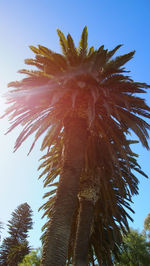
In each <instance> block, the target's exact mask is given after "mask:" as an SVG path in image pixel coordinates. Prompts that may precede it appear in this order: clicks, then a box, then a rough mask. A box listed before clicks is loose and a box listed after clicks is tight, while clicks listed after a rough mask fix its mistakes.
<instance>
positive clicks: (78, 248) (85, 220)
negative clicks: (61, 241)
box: [73, 198, 94, 266]
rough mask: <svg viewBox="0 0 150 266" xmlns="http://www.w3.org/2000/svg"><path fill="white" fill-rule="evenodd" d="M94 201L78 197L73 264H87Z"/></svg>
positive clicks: (79, 265)
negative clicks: (77, 219) (78, 208)
mask: <svg viewBox="0 0 150 266" xmlns="http://www.w3.org/2000/svg"><path fill="white" fill-rule="evenodd" d="M93 212H94V203H93V202H92V201H89V200H87V199H84V198H81V199H80V212H79V221H78V227H77V234H76V244H75V250H74V259H73V261H74V263H73V265H74V266H87V265H88V251H89V238H90V232H91V225H92V218H93Z"/></svg>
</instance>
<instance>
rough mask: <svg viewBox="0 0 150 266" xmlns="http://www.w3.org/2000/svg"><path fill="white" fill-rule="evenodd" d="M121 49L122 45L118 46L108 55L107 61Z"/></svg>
mask: <svg viewBox="0 0 150 266" xmlns="http://www.w3.org/2000/svg"><path fill="white" fill-rule="evenodd" d="M120 47H122V44H119V45H117V46H116V47H115V48H114V49H113V50H111V51H109V52H108V53H107V61H108V60H109V59H110V58H111V57H112V56H113V55H114V54H115V53H116V52H117V50H118V49H119V48H120Z"/></svg>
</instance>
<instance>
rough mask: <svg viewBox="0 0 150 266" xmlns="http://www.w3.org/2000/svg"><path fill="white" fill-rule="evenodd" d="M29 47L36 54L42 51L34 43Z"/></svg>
mask: <svg viewBox="0 0 150 266" xmlns="http://www.w3.org/2000/svg"><path fill="white" fill-rule="evenodd" d="M29 48H30V49H31V50H32V52H34V53H35V54H40V51H39V49H38V48H36V47H35V46H33V45H30V46H29Z"/></svg>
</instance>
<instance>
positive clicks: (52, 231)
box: [41, 119, 87, 266]
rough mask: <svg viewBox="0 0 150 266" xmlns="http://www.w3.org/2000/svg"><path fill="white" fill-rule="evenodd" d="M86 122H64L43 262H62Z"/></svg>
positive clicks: (50, 265)
mask: <svg viewBox="0 0 150 266" xmlns="http://www.w3.org/2000/svg"><path fill="white" fill-rule="evenodd" d="M86 140H87V126H86V121H85V120H84V119H72V120H71V119H70V120H66V121H65V122H64V157H63V159H64V160H63V168H62V172H61V175H60V182H59V187H58V191H57V196H56V201H55V206H54V211H53V214H52V217H51V219H50V224H49V226H48V229H47V236H46V238H45V241H44V246H43V256H42V264H41V265H43V266H58V265H59V266H64V265H65V263H66V257H67V250H68V242H69V236H70V230H71V224H72V217H73V214H74V210H75V206H76V203H77V193H78V188H79V180H80V175H81V171H82V168H83V166H84V158H85V147H86Z"/></svg>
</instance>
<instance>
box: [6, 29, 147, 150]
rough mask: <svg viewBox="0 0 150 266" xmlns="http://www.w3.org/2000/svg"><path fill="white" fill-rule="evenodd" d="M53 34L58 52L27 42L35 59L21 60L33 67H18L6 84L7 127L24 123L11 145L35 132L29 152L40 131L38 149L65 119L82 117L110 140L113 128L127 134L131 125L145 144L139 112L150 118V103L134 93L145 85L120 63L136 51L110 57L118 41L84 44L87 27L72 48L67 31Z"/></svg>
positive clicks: (114, 132) (48, 142)
mask: <svg viewBox="0 0 150 266" xmlns="http://www.w3.org/2000/svg"><path fill="white" fill-rule="evenodd" d="M57 33H58V36H59V40H60V45H61V48H62V53H63V54H58V53H55V52H53V51H51V50H50V49H48V48H46V47H44V46H41V45H38V47H34V46H30V49H31V50H32V51H33V52H34V54H35V58H34V59H26V60H25V63H26V64H27V65H32V66H34V67H36V68H37V69H38V70H27V69H22V70H20V71H19V72H20V73H23V74H25V75H26V77H25V78H24V79H22V80H21V81H17V82H11V83H10V84H9V87H14V88H15V89H14V90H11V91H10V92H9V93H8V94H7V99H8V101H7V102H8V103H9V104H10V107H9V108H8V109H7V110H6V113H5V115H9V119H10V121H11V123H12V126H11V127H10V128H9V130H8V132H10V131H11V130H12V129H13V128H15V127H16V126H18V125H22V126H23V130H22V132H21V134H20V135H19V137H18V138H17V140H16V144H15V150H16V149H18V147H19V146H20V145H21V144H22V142H24V141H25V139H26V138H27V137H28V136H29V135H31V134H32V133H34V132H36V135H35V140H34V142H33V144H32V147H31V149H30V151H31V150H32V148H33V146H34V144H35V142H36V140H37V139H38V138H39V137H40V136H41V135H42V134H43V133H45V137H44V139H43V143H42V147H41V149H44V148H45V147H47V146H48V147H50V146H51V145H52V144H53V142H54V141H55V140H57V138H58V136H59V134H60V132H62V131H63V128H64V127H63V126H64V120H65V119H68V118H71V119H72V118H73V117H79V118H81V117H82V118H84V119H86V120H87V129H88V130H89V132H90V133H91V134H92V133H93V132H98V134H99V135H101V136H102V137H103V138H105V139H106V140H108V134H109V135H111V138H112V141H115V140H116V139H118V136H117V130H118V128H119V129H121V130H123V131H124V132H126V133H127V132H128V130H129V129H132V130H133V131H134V132H135V134H136V135H137V136H138V138H139V139H140V141H141V142H142V144H143V145H144V146H145V147H146V148H147V149H148V148H149V146H148V142H147V138H148V131H147V130H148V129H149V128H150V125H149V124H148V123H147V122H146V121H144V120H143V119H142V117H144V118H150V108H149V107H148V106H147V104H146V103H145V101H144V99H142V98H140V97H138V94H139V93H145V92H146V90H147V88H149V87H150V86H149V85H147V84H146V83H140V82H134V81H133V80H132V79H131V78H130V77H129V76H128V75H127V74H126V73H127V72H128V71H126V70H125V68H124V67H123V66H124V64H125V63H126V62H128V61H129V60H130V59H132V57H133V55H134V53H135V51H132V52H129V53H127V54H124V55H121V56H117V57H115V58H113V56H114V54H115V52H116V51H117V50H118V49H119V48H120V47H121V45H118V46H116V47H115V48H114V49H113V50H110V51H108V50H107V49H104V46H103V45H102V46H100V47H99V48H98V49H96V50H95V49H94V47H90V48H88V43H87V39H88V32H87V27H85V28H84V29H83V32H82V34H81V40H80V42H79V46H78V47H77V48H76V47H75V44H74V42H73V39H72V37H71V35H70V34H68V35H67V38H65V36H64V34H63V33H62V32H61V31H60V30H57ZM108 143H109V141H108Z"/></svg>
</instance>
